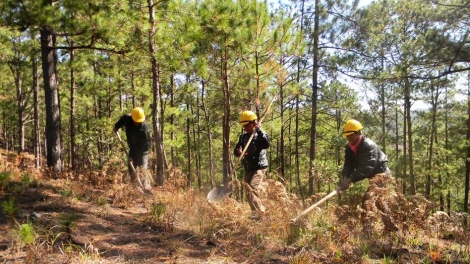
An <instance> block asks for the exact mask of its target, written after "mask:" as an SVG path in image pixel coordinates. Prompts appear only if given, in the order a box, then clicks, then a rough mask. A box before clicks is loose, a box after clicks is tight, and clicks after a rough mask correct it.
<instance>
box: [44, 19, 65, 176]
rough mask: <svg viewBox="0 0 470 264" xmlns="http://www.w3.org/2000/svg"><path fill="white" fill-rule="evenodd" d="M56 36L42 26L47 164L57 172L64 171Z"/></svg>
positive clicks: (47, 27)
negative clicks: (55, 47)
mask: <svg viewBox="0 0 470 264" xmlns="http://www.w3.org/2000/svg"><path fill="white" fill-rule="evenodd" d="M54 46H55V36H54V32H53V30H52V28H51V27H50V26H48V25H43V26H42V27H41V55H42V70H43V79H44V95H45V105H46V138H47V166H48V167H49V168H51V169H52V170H53V172H55V173H60V172H61V171H62V160H61V158H62V157H61V154H62V153H61V137H60V133H61V123H60V106H59V83H58V78H57V54H56V53H55V50H54V49H53V48H51V47H54Z"/></svg>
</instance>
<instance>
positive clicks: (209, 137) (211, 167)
mask: <svg viewBox="0 0 470 264" xmlns="http://www.w3.org/2000/svg"><path fill="white" fill-rule="evenodd" d="M205 88H206V83H205V82H204V81H201V108H202V112H203V113H204V119H205V122H206V129H207V144H208V151H209V164H208V166H209V179H210V181H211V188H214V187H215V185H216V184H215V178H214V157H213V150H212V129H211V125H210V124H211V122H210V116H209V114H208V113H207V108H206V103H205V100H204V98H205Z"/></svg>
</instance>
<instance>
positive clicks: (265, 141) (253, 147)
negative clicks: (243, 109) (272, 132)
mask: <svg viewBox="0 0 470 264" xmlns="http://www.w3.org/2000/svg"><path fill="white" fill-rule="evenodd" d="M250 137H251V134H249V133H245V134H242V135H241V136H240V137H239V138H238V143H237V145H236V146H235V149H234V150H233V153H234V154H235V156H236V157H239V156H240V155H239V154H238V151H237V149H238V148H239V147H240V146H241V147H242V149H245V146H246V143H247V142H248V140H249V139H250ZM267 148H269V137H268V134H266V133H265V132H264V131H262V130H261V129H258V130H257V131H256V132H255V133H254V135H253V139H252V140H251V143H250V146H248V148H247V149H246V152H245V153H246V154H247V155H246V156H245V157H244V158H243V159H242V161H241V163H242V164H243V167H244V168H245V170H246V171H255V170H259V169H264V168H267V167H268V159H267V157H266V149H267Z"/></svg>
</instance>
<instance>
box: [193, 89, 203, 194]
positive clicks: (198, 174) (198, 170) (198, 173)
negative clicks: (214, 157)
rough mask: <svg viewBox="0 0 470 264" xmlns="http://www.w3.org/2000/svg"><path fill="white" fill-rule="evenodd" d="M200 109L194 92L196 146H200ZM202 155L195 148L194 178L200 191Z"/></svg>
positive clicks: (198, 148)
mask: <svg viewBox="0 0 470 264" xmlns="http://www.w3.org/2000/svg"><path fill="white" fill-rule="evenodd" d="M199 110H200V108H199V94H198V93H197V92H196V113H194V114H195V115H194V116H195V117H196V122H195V123H196V124H195V126H196V128H197V129H196V131H194V133H193V134H194V142H197V144H196V146H200V145H201V142H202V140H201V131H202V129H201V113H200V111H199ZM201 160H202V154H201V148H200V147H196V177H197V187H198V188H199V189H200V188H201V187H202V179H201V178H202V177H201V170H202V168H201V163H202V161H201Z"/></svg>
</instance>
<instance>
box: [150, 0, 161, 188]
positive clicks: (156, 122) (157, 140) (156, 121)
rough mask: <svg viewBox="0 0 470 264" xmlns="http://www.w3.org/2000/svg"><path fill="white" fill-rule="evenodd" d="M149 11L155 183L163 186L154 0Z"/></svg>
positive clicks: (151, 0)
mask: <svg viewBox="0 0 470 264" xmlns="http://www.w3.org/2000/svg"><path fill="white" fill-rule="evenodd" d="M147 4H148V9H149V25H150V29H149V35H148V38H149V39H148V40H149V41H148V43H149V44H148V48H149V54H150V63H151V65H152V92H153V105H152V108H153V109H152V111H153V115H152V117H153V135H154V144H155V146H156V148H155V149H156V153H155V154H156V158H157V159H156V161H157V162H156V164H155V166H156V168H155V182H156V183H157V185H158V186H162V185H163V183H164V181H165V175H164V168H165V167H164V165H165V164H164V148H163V137H162V134H161V131H160V126H161V124H160V117H159V113H160V112H159V108H160V107H159V105H160V71H159V66H158V62H157V58H156V57H155V51H156V48H155V11H154V5H155V4H154V2H153V0H147Z"/></svg>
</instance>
